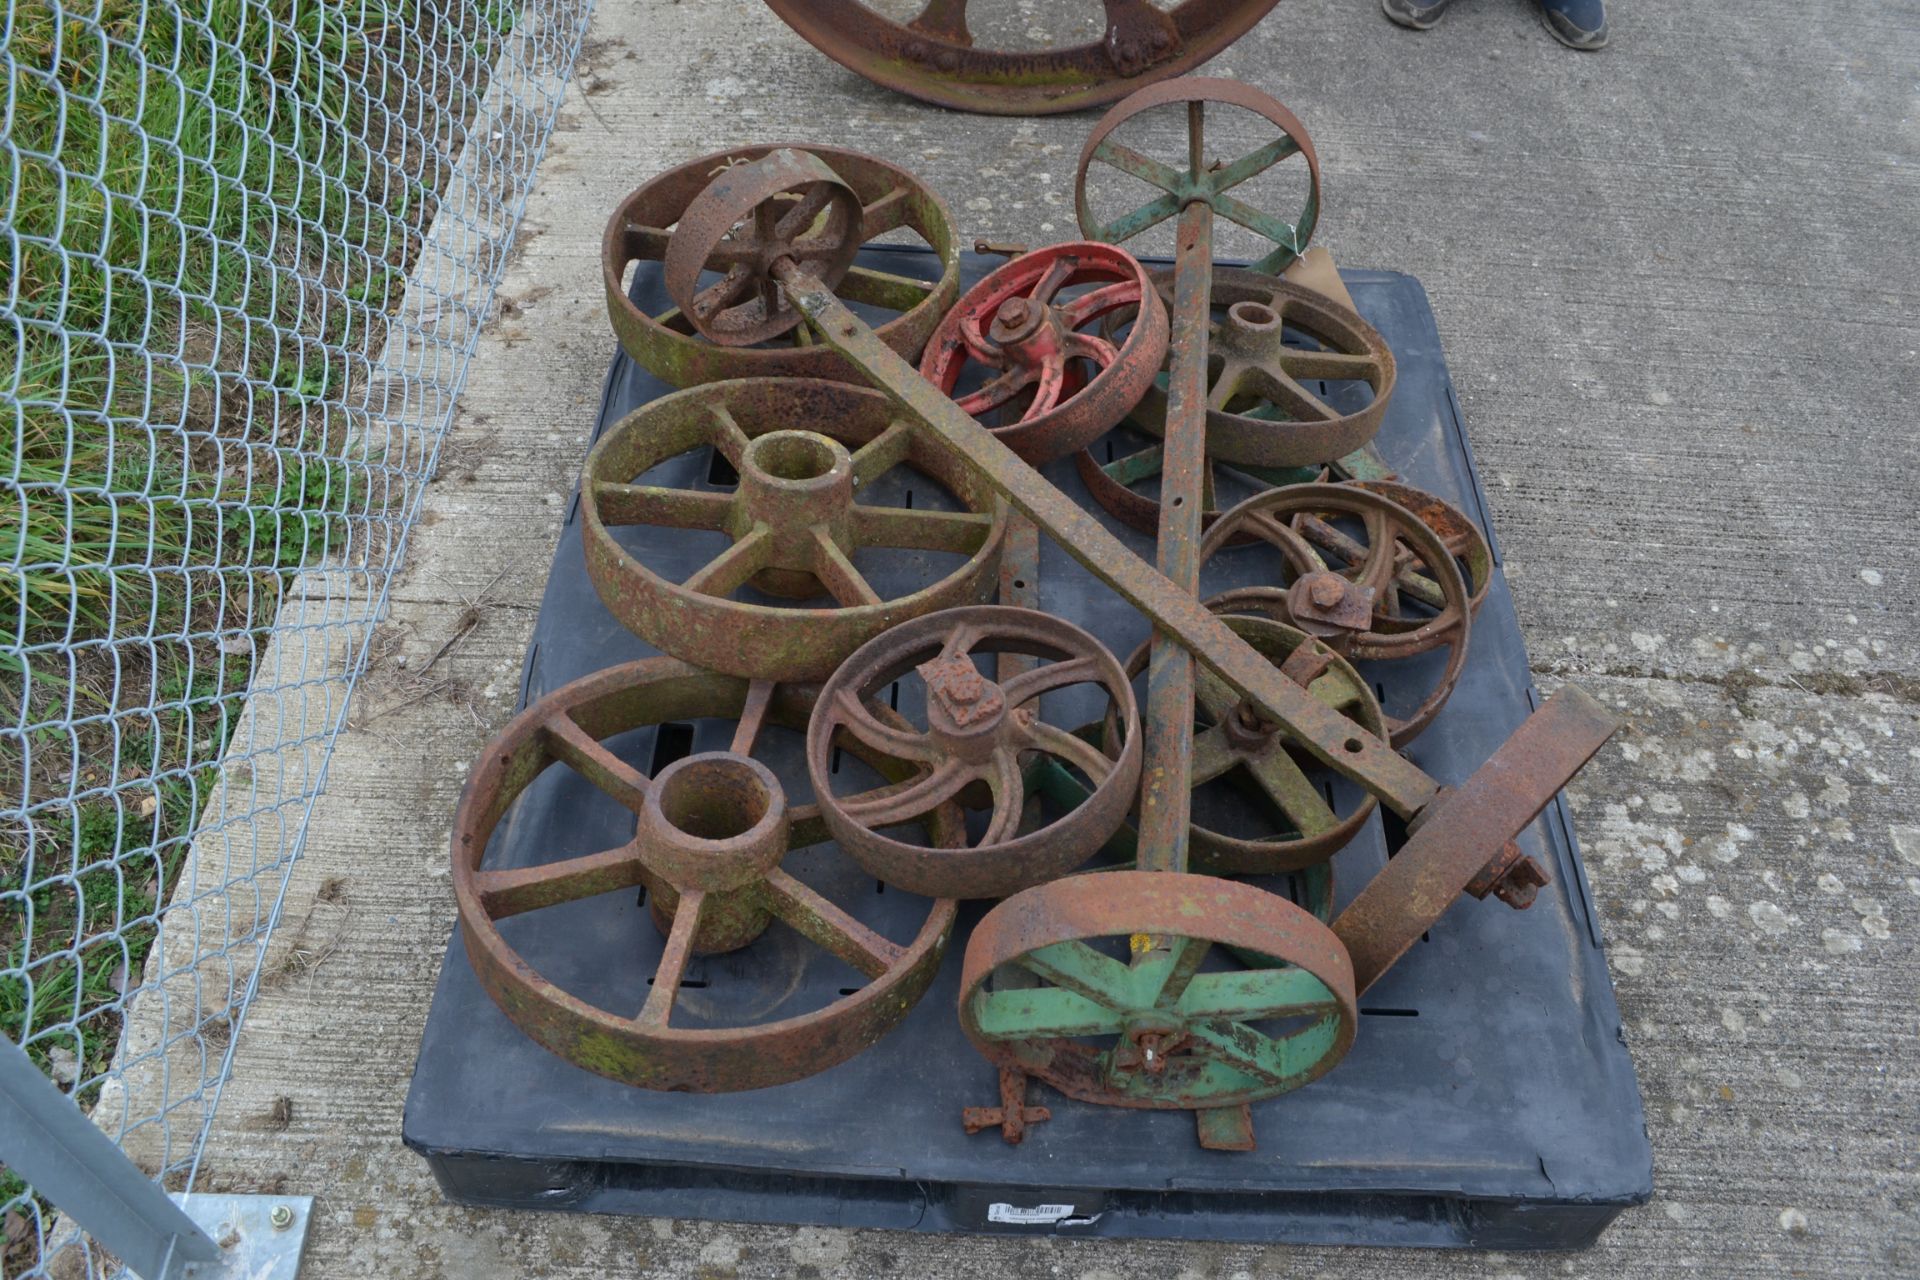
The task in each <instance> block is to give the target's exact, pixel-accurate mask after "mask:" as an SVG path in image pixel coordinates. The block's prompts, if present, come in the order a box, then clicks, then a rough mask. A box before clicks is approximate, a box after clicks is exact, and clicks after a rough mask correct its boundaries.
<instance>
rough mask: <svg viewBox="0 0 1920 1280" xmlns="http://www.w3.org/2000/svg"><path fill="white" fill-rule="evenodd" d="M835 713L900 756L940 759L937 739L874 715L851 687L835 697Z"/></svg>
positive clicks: (865, 738)
mask: <svg viewBox="0 0 1920 1280" xmlns="http://www.w3.org/2000/svg"><path fill="white" fill-rule="evenodd" d="M833 713H834V716H835V718H836V719H837V720H838V721H839V723H840V727H841V728H842V729H844V730H846V731H847V732H848V733H849V734H851V735H853V737H855V738H857V739H859V740H860V741H861V742H864V743H866V744H867V745H868V746H870V747H873V748H874V749H876V750H878V751H882V752H885V753H886V754H887V755H889V756H892V757H893V758H894V759H896V760H912V761H916V762H920V763H925V764H932V763H934V762H935V761H936V760H938V759H939V752H937V751H936V750H935V749H934V746H933V740H932V739H930V738H929V737H927V735H926V734H924V733H921V732H920V731H919V730H917V729H912V728H903V727H901V726H900V725H891V724H888V723H886V722H885V721H884V720H882V719H880V718H879V717H878V716H876V715H874V714H873V711H872V710H871V709H870V708H869V707H868V706H867V705H866V704H865V703H863V702H862V701H860V699H859V698H858V697H857V696H855V694H854V692H853V690H851V689H842V690H841V691H840V693H839V695H838V696H837V697H836V698H835V700H834V704H833ZM898 785H904V784H898ZM869 794H873V793H869Z"/></svg>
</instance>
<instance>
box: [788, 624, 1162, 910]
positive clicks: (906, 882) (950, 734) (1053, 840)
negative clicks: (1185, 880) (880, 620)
mask: <svg viewBox="0 0 1920 1280" xmlns="http://www.w3.org/2000/svg"><path fill="white" fill-rule="evenodd" d="M975 654H1020V655H1026V656H1029V657H1035V658H1041V659H1044V660H1045V661H1044V662H1042V663H1041V664H1040V665H1037V666H1028V665H1027V664H1025V663H1021V664H1019V665H1020V666H1021V667H1022V668H1024V669H1022V670H1021V671H1020V672H1019V674H1017V675H1013V676H1011V677H1009V678H1007V679H1005V680H995V679H989V678H988V677H987V675H985V674H984V673H983V672H982V671H981V670H980V668H979V666H977V665H976V664H975V662H974V657H973V655H975ZM909 672H913V673H917V675H918V677H919V680H920V682H921V683H922V684H923V685H924V691H925V695H926V696H925V713H924V720H925V724H924V727H922V726H921V725H919V724H915V725H913V726H912V727H911V728H910V729H900V728H896V727H893V726H890V725H888V724H886V723H884V722H883V721H882V720H881V719H879V718H878V717H877V714H876V712H877V709H878V706H879V704H878V703H877V702H876V699H877V698H878V697H879V695H880V693H881V692H882V691H883V690H886V689H887V688H888V686H890V685H891V684H892V683H893V682H894V681H895V680H898V679H900V678H901V677H903V676H905V675H907V674H908V673H909ZM1080 684H1088V685H1092V686H1094V688H1095V689H1096V690H1097V691H1098V692H1099V694H1100V696H1101V697H1103V698H1104V700H1105V701H1106V702H1107V704H1108V706H1109V708H1110V710H1111V714H1112V715H1113V717H1114V720H1115V722H1116V723H1117V724H1120V725H1124V726H1126V729H1125V732H1124V735H1123V736H1124V744H1123V746H1122V747H1121V749H1119V750H1117V751H1116V752H1115V754H1114V757H1113V758H1109V757H1108V756H1107V755H1105V754H1103V753H1102V752H1101V751H1100V749H1099V748H1098V747H1096V746H1094V745H1093V744H1092V743H1090V742H1088V741H1086V740H1085V739H1082V738H1079V737H1076V736H1074V734H1073V733H1071V732H1069V731H1068V730H1067V729H1064V728H1061V727H1060V726H1058V725H1055V724H1052V723H1049V722H1048V721H1047V720H1046V719H1044V718H1043V716H1042V709H1041V705H1040V701H1039V699H1040V696H1041V695H1042V694H1043V693H1048V692H1051V691H1055V690H1063V689H1066V688H1068V687H1069V686H1073V685H1080ZM846 742H863V743H866V744H868V746H870V747H871V748H873V749H875V750H880V751H884V752H886V753H887V754H888V755H890V756H894V757H897V758H899V759H903V760H911V761H913V762H914V763H915V765H916V768H917V772H916V773H915V775H914V776H913V777H912V778H911V779H909V780H907V781H906V782H904V783H901V784H899V785H896V786H889V787H884V788H881V789H880V790H877V791H868V792H865V793H862V794H857V795H844V794H840V793H839V792H838V791H836V789H835V781H836V780H835V777H834V774H833V769H832V762H833V752H834V749H835V747H836V746H838V745H840V744H843V743H846ZM1047 757H1051V759H1052V760H1053V761H1054V762H1057V763H1058V764H1060V765H1064V766H1067V767H1070V768H1071V769H1073V770H1076V771H1078V772H1079V774H1080V775H1081V776H1082V777H1083V778H1084V779H1085V780H1086V783H1087V784H1088V789H1089V790H1090V791H1091V793H1092V794H1091V795H1089V796H1088V797H1087V799H1086V802H1085V803H1084V804H1081V805H1079V806H1078V807H1076V808H1073V809H1072V810H1071V811H1070V812H1068V813H1066V814H1064V815H1063V816H1061V817H1059V818H1058V819H1055V820H1053V821H1043V822H1041V823H1039V824H1038V825H1037V826H1036V827H1034V828H1033V829H1030V830H1027V831H1025V832H1024V833H1023V832H1022V830H1021V828H1022V826H1023V819H1024V817H1025V815H1026V811H1027V799H1028V795H1029V787H1028V781H1027V776H1028V772H1029V770H1030V769H1031V768H1033V767H1034V766H1035V765H1036V764H1037V763H1038V762H1039V761H1040V760H1041V759H1043V758H1047ZM1140 759H1141V755H1140V717H1139V710H1138V707H1137V706H1136V704H1135V701H1134V696H1133V688H1132V686H1131V684H1129V682H1128V680H1127V677H1126V673H1125V672H1124V671H1123V670H1122V669H1121V666H1120V663H1119V661H1118V660H1117V659H1115V658H1114V656H1113V655H1112V654H1111V653H1109V652H1108V651H1107V650H1106V649H1105V647H1103V646H1102V645H1101V644H1100V642H1099V641H1098V640H1095V639H1094V638H1093V637H1092V636H1090V635H1088V634H1087V633H1086V632H1085V631H1082V630H1081V629H1080V628H1078V627H1076V626H1074V625H1073V624H1071V623H1068V622H1064V621H1062V620H1060V619H1058V618H1054V617H1051V616H1049V615H1047V614H1043V613H1038V612H1035V611H1033V610H1030V609H1016V608H1010V607H1006V606H1000V605H987V606H979V607H975V608H969V609H949V610H946V611H944V612H942V613H937V614H930V615H928V616H926V617H923V618H918V619H915V620H914V621H912V622H909V623H905V624H903V625H901V626H899V627H896V628H894V629H893V630H891V631H889V632H887V633H886V634H885V635H882V636H880V637H878V638H876V639H874V640H872V641H870V642H868V643H867V644H866V645H865V646H864V647H863V648H861V649H860V651H859V652H857V653H855V654H854V655H853V656H852V657H850V658H848V659H847V661H846V663H845V665H843V666H842V667H841V668H840V669H839V670H838V671H836V672H835V673H834V675H833V678H832V679H831V680H829V681H827V683H826V686H825V687H824V688H823V689H822V690H821V693H820V700H819V703H818V704H817V707H816V710H815V712H814V716H813V722H812V724H811V725H809V726H808V729H807V768H808V770H809V772H810V774H811V776H812V780H813V789H814V795H815V797H816V798H817V799H818V801H819V803H820V807H821V812H822V813H823V814H824V815H825V817H826V820H827V825H828V827H829V828H830V829H831V830H832V831H833V834H834V838H835V839H836V840H838V841H839V842H840V846H841V848H843V849H845V850H846V851H847V852H848V853H849V854H851V855H852V856H853V857H854V859H855V860H856V861H858V862H859V863H860V864H861V865H862V866H864V867H866V868H867V869H868V870H869V871H871V872H872V873H873V874H874V875H876V876H878V877H879V878H880V879H882V880H885V881H886V882H887V883H888V884H895V885H899V886H900V887H901V888H904V889H909V890H911V891H913V892H915V893H925V894H929V895H931V896H936V897H953V898H985V897H1000V896H1002V895H1004V894H1008V893H1012V892H1014V891H1015V890H1017V889H1022V888H1025V887H1026V886H1028V885H1033V884H1039V883H1041V882H1042V881H1046V880H1051V879H1053V878H1054V877H1056V876H1060V875H1063V874H1065V873H1066V872H1068V871H1071V870H1072V869H1073V868H1074V867H1077V866H1079V865H1080V864H1081V863H1083V862H1085V861H1087V859H1089V858H1091V857H1092V856H1093V855H1094V854H1095V853H1096V852H1098V851H1099V849H1100V847H1101V846H1102V845H1103V844H1105V843H1106V841H1107V839H1108V838H1109V837H1110V836H1112V835H1113V833H1114V832H1115V831H1116V830H1117V829H1118V828H1119V826H1120V823H1121V822H1122V821H1123V820H1124V819H1125V818H1126V815H1127V810H1128V809H1129V808H1131V807H1132V805H1133V802H1134V796H1135V791H1136V790H1137V788H1138V785H1139V781H1140ZM982 784H984V785H982ZM842 785H844V784H842ZM982 790H984V791H985V793H986V795H985V796H984V797H982V796H981V795H980V793H981V791H982ZM955 797H959V798H961V799H962V800H963V801H964V800H983V801H984V804H985V807H987V808H988V809H989V815H988V818H987V821H986V826H985V829H984V831H983V832H982V833H981V834H980V835H979V838H978V839H977V840H973V841H970V843H969V845H968V847H965V848H950V847H938V848H930V847H927V846H924V845H917V844H911V843H908V842H907V841H905V840H902V839H900V838H899V837H898V835H897V834H894V833H892V832H891V831H890V828H892V827H894V826H896V825H897V824H899V823H902V822H906V821H909V820H911V819H914V818H918V817H919V816H920V815H922V814H924V813H926V812H927V811H928V810H929V809H931V808H933V807H935V806H937V805H939V804H942V803H945V802H947V801H949V800H952V799H954V798H955Z"/></svg>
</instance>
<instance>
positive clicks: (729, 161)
mask: <svg viewBox="0 0 1920 1280" xmlns="http://www.w3.org/2000/svg"><path fill="white" fill-rule="evenodd" d="M776 151H786V152H792V153H795V154H798V155H801V156H804V157H806V158H809V159H811V160H813V161H816V162H818V164H819V165H821V166H824V167H825V169H826V170H827V171H828V173H830V174H831V175H832V177H833V179H835V180H837V182H838V183H840V184H843V185H844V187H845V189H846V190H848V191H850V192H851V193H852V197H853V199H854V200H855V201H857V202H858V206H859V218H858V221H857V223H853V222H852V217H851V213H852V211H851V209H850V208H849V207H848V206H847V205H846V203H845V198H844V197H843V196H841V195H839V194H836V193H832V192H831V190H830V189H831V188H832V187H833V185H834V184H833V183H831V182H829V181H828V178H827V177H826V176H825V175H823V174H822V173H821V172H820V171H819V170H818V169H816V168H813V167H812V166H807V167H805V168H804V171H802V172H799V173H797V174H796V173H795V172H794V171H793V168H792V166H788V167H787V168H785V169H783V170H782V173H783V174H784V175H786V176H783V177H782V178H779V179H776V180H775V183H774V185H779V184H780V183H782V182H787V181H791V182H792V184H793V185H792V188H791V189H785V190H777V191H775V192H774V193H773V195H772V196H771V197H770V198H769V199H768V200H766V201H764V202H763V203H764V204H765V211H764V212H757V211H750V213H751V216H749V217H747V218H745V219H743V220H742V221H741V223H740V225H738V226H732V225H729V226H723V227H718V228H715V227H714V226H712V225H711V223H709V225H707V226H706V227H704V228H700V229H697V230H695V231H690V232H689V234H688V235H687V236H686V237H683V238H682V240H681V246H680V249H679V250H678V253H679V255H680V256H679V257H678V258H677V259H676V263H677V270H678V273H679V274H678V275H676V276H675V278H674V281H673V282H672V288H671V289H670V290H669V297H670V298H671V299H672V300H673V301H674V302H675V305H674V306H673V307H671V308H670V309H667V310H665V311H662V312H659V313H657V314H656V313H654V312H653V311H651V310H650V309H649V310H643V309H642V308H641V307H640V306H639V305H638V304H637V303H635V301H634V300H633V297H632V296H631V295H630V294H629V293H628V291H627V285H626V276H627V270H628V268H629V267H631V266H633V264H635V263H642V264H644V263H662V265H663V269H664V259H665V258H666V256H667V253H668V250H669V247H670V246H671V244H672V242H673V240H674V236H675V233H676V231H677V230H678V228H679V225H680V223H681V222H682V220H683V219H684V218H685V217H686V216H687V215H688V213H689V212H690V211H691V209H692V206H693V205H694V204H695V202H696V201H697V200H699V198H700V197H701V196H702V195H703V194H704V193H706V192H707V190H708V189H709V187H711V186H712V185H713V184H714V183H715V182H717V181H719V180H721V179H723V178H725V177H726V175H727V174H728V173H729V171H731V170H734V169H739V168H742V167H745V166H749V165H751V164H753V162H755V161H758V160H762V159H765V158H766V157H767V156H769V155H771V154H772V153H774V152H776ZM823 191H824V192H828V193H827V194H824V195H823V194H822V192H823ZM821 199H824V200H825V201H826V204H825V205H823V206H822V207H821V208H819V209H817V210H816V211H815V214H814V217H813V220H812V221H811V222H809V223H807V224H806V225H805V226H800V225H798V224H799V221H800V218H801V216H802V212H801V211H802V209H803V207H804V206H805V203H806V202H807V201H809V200H816V201H817V200H821ZM713 216H716V215H709V218H710V219H711V217H713ZM850 223H851V225H852V230H851V234H850V233H849V224H850ZM783 224H785V230H784V232H783V230H782V226H783ZM899 231H906V232H911V233H912V234H913V235H915V236H917V237H919V239H920V240H922V241H924V242H925V243H926V244H927V245H928V246H929V247H931V248H932V249H933V255H934V256H933V258H932V260H931V261H932V264H933V268H934V270H933V271H931V272H929V274H930V275H933V278H931V279H923V278H919V277H916V276H913V275H907V274H900V273H897V272H893V271H883V270H879V269H876V268H874V267H871V266H864V265H860V264H857V263H856V264H853V265H845V266H843V265H842V261H841V260H842V259H843V258H845V259H847V261H848V262H851V258H852V253H850V252H849V241H851V249H852V250H853V251H854V252H857V251H858V250H859V249H860V248H861V247H863V246H865V245H867V244H869V243H871V242H872V241H875V240H877V239H879V238H880V237H882V236H887V235H889V234H891V233H894V232H899ZM696 236H698V237H702V238H700V239H696ZM782 245H784V246H786V250H787V252H788V253H789V254H793V255H797V256H798V257H799V258H800V259H801V260H804V261H809V262H811V263H812V264H814V265H816V266H817V267H820V268H822V269H824V271H825V274H826V275H827V276H829V277H832V278H831V280H830V281H829V283H831V284H832V286H833V289H834V292H835V293H836V294H837V295H838V296H839V297H840V298H841V300H843V301H845V302H847V303H848V304H850V305H854V306H859V307H861V308H863V313H864V314H865V315H866V316H867V317H868V318H869V319H870V320H871V321H872V323H873V324H874V331H875V333H876V334H878V336H879V338H880V340H881V341H882V342H885V343H886V344H887V345H888V346H889V347H891V348H892V349H893V350H894V351H896V352H898V353H899V354H900V355H901V356H902V357H904V358H906V359H909V360H911V359H914V358H915V357H917V356H918V355H919V354H920V349H921V348H922V347H923V346H925V345H926V341H927V336H928V335H929V334H931V333H932V332H933V330H934V327H935V326H936V325H938V324H939V322H940V317H941V316H942V315H944V314H945V313H946V311H947V309H948V307H949V306H951V305H952V303H953V300H954V299H955V298H956V297H958V296H959V293H960V241H959V238H958V237H957V236H956V235H955V234H954V230H953V218H952V215H951V214H949V213H948V212H947V207H946V205H945V204H943V203H942V202H941V200H940V197H939V196H937V195H935V194H934V193H933V191H932V190H931V189H929V188H928V187H927V186H926V184H924V183H922V182H921V181H920V180H919V179H918V178H916V177H914V176H913V175H912V174H911V173H908V172H907V171H906V170H905V169H902V168H900V167H899V166H897V165H893V164H889V163H888V162H886V161H884V160H881V159H878V158H876V157H874V156H869V155H863V154H861V153H860V152H858V151H847V150H843V149H840V148H836V147H820V146H812V145H807V146H797V145H796V146H792V147H777V146H753V147H740V148H737V149H735V150H732V151H722V152H715V153H714V154H712V155H709V156H702V157H701V158H699V159H698V160H691V161H689V162H687V163H686V164H683V165H680V166H679V167H677V168H674V169H669V170H668V171H667V172H665V173H662V174H660V175H659V176H657V177H655V178H652V179H650V180H649V181H648V182H646V183H645V184H644V185H642V186H641V187H639V188H638V189H636V190H635V191H634V192H633V193H632V194H630V195H629V196H627V198H626V199H625V200H622V201H621V202H620V206H619V207H618V208H617V209H615V210H614V213H613V217H612V218H611V219H610V220H609V221H608V223H607V230H606V236H605V238H604V240H603V242H602V246H601V274H602V276H603V278H604V286H605V289H606V298H607V314H608V317H609V318H610V319H611V321H612V323H613V329H614V332H615V333H616V334H617V335H618V336H619V338H620V343H621V346H622V347H623V348H624V349H625V350H626V353H627V354H628V355H629V356H631V357H632V358H633V359H634V360H635V361H636V362H638V363H639V364H640V366H641V367H642V368H644V369H646V370H647V371H648V372H649V373H651V374H653V375H654V376H655V377H657V378H659V379H661V380H662V381H664V382H666V383H669V384H670V385H672V386H676V387H691V386H699V385H702V384H705V383H709V382H719V381H723V380H725V379H729V378H761V377H791V378H834V379H836V380H838V381H842V382H853V383H856V384H861V383H864V381H865V379H863V378H862V377H861V376H860V375H859V373H858V372H857V371H856V370H854V368H853V367H852V366H851V365H849V364H848V363H847V362H846V361H845V359H844V358H842V357H841V356H840V355H838V354H836V353H835V352H834V351H833V350H832V349H831V348H828V347H826V346H823V345H819V344H817V343H815V342H814V341H813V335H812V334H811V332H810V331H809V330H808V329H807V327H806V326H805V325H803V324H800V323H799V322H798V321H799V316H798V313H796V312H794V311H793V310H792V309H791V308H790V307H788V306H787V305H786V303H785V301H784V299H783V298H782V297H781V296H780V295H779V292H778V287H777V282H775V281H773V280H772V278H771V277H770V276H769V275H768V274H767V268H768V267H769V266H770V265H771V262H772V259H773V255H775V254H776V253H777V251H779V249H780V248H781V246H782ZM696 256H698V257H699V260H698V261H697V262H692V263H691V279H690V280H689V278H688V272H689V266H688V264H689V262H691V260H692V259H693V258H694V257H696ZM902 261H903V262H904V261H905V260H904V259H903V260H902ZM903 269H904V268H903ZM936 272H937V274H935V273H936ZM663 283H667V282H665V281H663ZM676 290H677V292H676ZM683 295H684V298H685V300H687V301H693V300H698V299H702V298H704V299H705V300H706V301H707V302H711V303H713V304H714V306H713V307H711V308H709V309H707V310H704V311H700V312H690V311H688V310H686V309H685V306H684V304H683V302H682V301H681V300H682V297H683ZM723 302H724V303H725V304H726V305H720V304H721V303H723ZM696 319H697V322H696ZM709 329H717V330H719V331H720V332H722V333H723V334H725V337H724V338H721V339H715V338H711V337H708V336H706V335H707V333H708V330H709ZM755 335H758V336H755ZM748 338H751V340H752V341H753V342H755V343H756V344H757V345H738V343H740V342H741V341H743V340H747V339H748Z"/></svg>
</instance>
